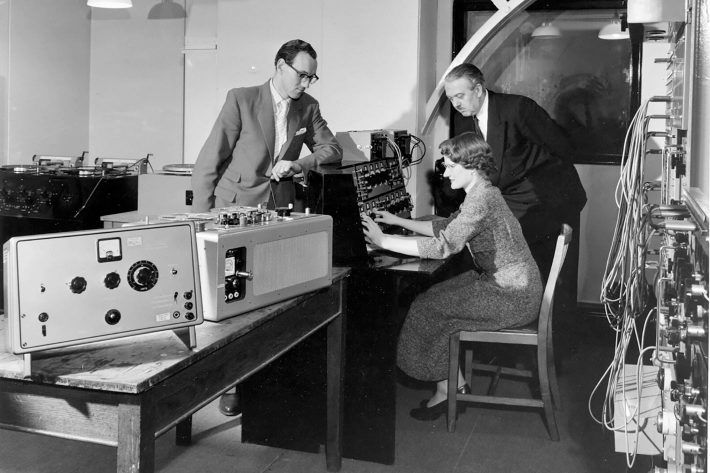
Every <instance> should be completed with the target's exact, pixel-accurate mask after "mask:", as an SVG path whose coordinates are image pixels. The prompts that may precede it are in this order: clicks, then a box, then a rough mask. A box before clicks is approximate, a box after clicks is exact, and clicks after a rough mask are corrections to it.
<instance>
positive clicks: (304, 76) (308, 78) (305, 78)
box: [284, 61, 319, 85]
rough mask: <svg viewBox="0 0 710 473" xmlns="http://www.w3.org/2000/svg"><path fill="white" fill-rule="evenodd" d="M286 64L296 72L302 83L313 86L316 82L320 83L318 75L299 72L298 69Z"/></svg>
mask: <svg viewBox="0 0 710 473" xmlns="http://www.w3.org/2000/svg"><path fill="white" fill-rule="evenodd" d="M284 63H285V64H286V65H287V66H288V67H290V68H291V69H293V70H294V71H295V72H296V74H298V80H300V81H301V82H308V85H313V84H315V83H316V82H318V79H319V77H318V76H317V75H316V74H308V73H306V72H303V71H299V70H298V69H296V68H295V67H293V66H292V65H291V64H289V63H287V62H286V61H284Z"/></svg>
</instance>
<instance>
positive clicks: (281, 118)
mask: <svg viewBox="0 0 710 473" xmlns="http://www.w3.org/2000/svg"><path fill="white" fill-rule="evenodd" d="M287 105H288V102H287V101H286V100H282V101H280V102H279V103H277V104H276V120H275V122H276V123H275V125H276V143H275V147H274V158H275V159H278V157H279V154H280V153H281V147H283V145H284V143H285V142H286V114H287V111H288V106H287Z"/></svg>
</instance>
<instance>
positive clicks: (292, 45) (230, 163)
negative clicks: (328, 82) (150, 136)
mask: <svg viewBox="0 0 710 473" xmlns="http://www.w3.org/2000/svg"><path fill="white" fill-rule="evenodd" d="M316 57H317V55H316V52H315V50H314V49H313V47H311V45H310V44H308V43H307V42H305V41H302V40H299V39H296V40H292V41H289V42H287V43H285V44H284V45H283V46H281V48H280V49H279V51H278V52H277V53H276V58H275V60H274V66H275V68H274V74H273V76H272V78H271V79H270V80H269V81H267V82H266V83H265V84H262V85H260V86H254V87H242V88H237V89H232V90H230V91H229V92H228V93H227V99H226V101H225V103H224V106H223V107H222V110H221V112H220V114H219V116H218V117H217V121H216V122H215V124H214V127H213V128H212V132H211V133H210V135H209V137H208V138H207V141H206V142H205V144H204V146H203V147H202V150H201V151H200V154H199V155H198V157H197V162H196V163H195V166H194V169H193V173H192V189H193V202H192V208H193V210H194V211H196V212H204V211H207V210H209V209H211V208H213V207H226V206H230V205H249V206H254V205H257V204H259V203H262V202H267V203H268V206H269V208H274V207H283V206H286V205H288V204H289V203H293V202H294V197H295V189H294V184H293V180H292V179H291V178H292V177H293V176H294V175H295V174H299V173H303V175H304V176H307V175H308V171H309V170H310V169H311V168H313V167H315V166H316V165H318V164H325V163H333V162H339V161H340V160H341V158H342V148H341V147H340V145H339V144H338V142H337V141H336V140H335V137H334V136H333V133H332V132H331V131H330V130H329V129H328V125H327V123H326V121H325V120H324V119H323V117H322V116H321V114H320V108H319V106H318V101H316V100H315V99H314V98H313V97H311V96H310V95H308V94H307V93H305V90H306V89H307V88H308V87H310V86H311V85H313V83H315V82H316V81H317V80H318V76H317V75H316V69H317V66H318V64H317V62H316ZM282 117H283V118H282ZM304 144H305V145H306V146H308V148H309V149H310V150H311V152H312V154H310V155H308V156H304V157H303V158H299V156H300V152H301V148H302V147H303V145H304Z"/></svg>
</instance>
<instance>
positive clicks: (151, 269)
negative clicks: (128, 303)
mask: <svg viewBox="0 0 710 473" xmlns="http://www.w3.org/2000/svg"><path fill="white" fill-rule="evenodd" d="M126 279H128V284H129V285H130V286H131V287H132V288H133V289H135V290H136V291H148V290H150V289H152V288H153V287H154V286H155V285H156V283H157V282H158V268H157V267H156V266H155V265H154V264H153V263H151V262H150V261H146V260H142V261H137V262H135V263H133V264H132V265H131V267H130V268H129V269H128V277H127V278H126Z"/></svg>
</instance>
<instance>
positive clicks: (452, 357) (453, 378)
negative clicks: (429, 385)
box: [446, 332, 460, 432]
mask: <svg viewBox="0 0 710 473" xmlns="http://www.w3.org/2000/svg"><path fill="white" fill-rule="evenodd" d="M459 346H460V345H459V332H456V333H455V334H453V335H451V337H449V381H448V385H447V407H448V412H447V414H448V415H447V417H446V428H447V430H448V431H449V432H453V431H455V430H456V401H457V400H456V394H457V392H456V388H457V387H458V386H457V385H458V381H459Z"/></svg>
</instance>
